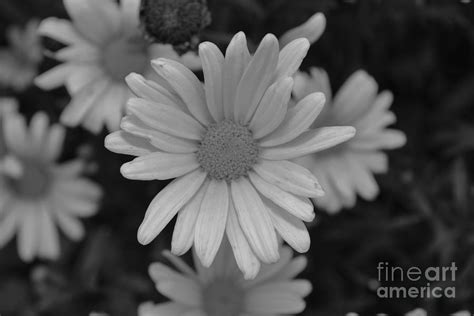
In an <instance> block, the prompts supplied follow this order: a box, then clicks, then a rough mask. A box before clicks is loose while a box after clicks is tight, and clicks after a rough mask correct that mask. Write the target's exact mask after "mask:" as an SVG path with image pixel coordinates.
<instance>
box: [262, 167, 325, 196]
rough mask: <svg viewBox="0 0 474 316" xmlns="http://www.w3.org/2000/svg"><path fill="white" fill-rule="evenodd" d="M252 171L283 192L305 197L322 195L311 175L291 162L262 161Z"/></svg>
mask: <svg viewBox="0 0 474 316" xmlns="http://www.w3.org/2000/svg"><path fill="white" fill-rule="evenodd" d="M254 171H255V172H256V173H257V174H258V175H259V176H260V177H262V179H264V180H265V181H267V182H269V183H271V184H273V185H275V186H277V187H279V188H280V189H282V190H284V191H287V192H290V193H293V194H296V195H299V196H307V197H318V196H322V195H324V192H323V190H322V188H321V186H320V185H319V183H318V180H317V179H316V178H315V177H314V176H313V174H312V173H311V172H310V171H309V170H307V169H306V168H303V167H301V166H299V165H297V164H295V163H293V162H289V161H270V160H263V161H261V162H260V163H258V164H256V165H255V166H254Z"/></svg>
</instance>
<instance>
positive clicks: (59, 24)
mask: <svg viewBox="0 0 474 316" xmlns="http://www.w3.org/2000/svg"><path fill="white" fill-rule="evenodd" d="M38 33H39V34H40V35H43V36H47V37H50V38H52V39H55V40H57V41H59V42H62V43H64V44H79V43H86V40H85V39H84V38H83V37H82V35H80V34H79V33H78V32H77V31H76V29H75V28H74V25H73V24H72V23H71V21H68V20H65V19H58V18H55V17H50V18H47V19H45V20H43V21H42V22H41V24H40V25H39V27H38Z"/></svg>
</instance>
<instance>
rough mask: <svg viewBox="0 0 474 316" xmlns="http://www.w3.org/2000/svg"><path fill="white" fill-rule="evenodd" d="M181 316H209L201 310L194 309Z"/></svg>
mask: <svg viewBox="0 0 474 316" xmlns="http://www.w3.org/2000/svg"><path fill="white" fill-rule="evenodd" d="M181 316H208V315H207V314H206V313H204V312H203V311H202V310H200V309H193V310H190V311H187V312H184V313H183V314H182V315H181Z"/></svg>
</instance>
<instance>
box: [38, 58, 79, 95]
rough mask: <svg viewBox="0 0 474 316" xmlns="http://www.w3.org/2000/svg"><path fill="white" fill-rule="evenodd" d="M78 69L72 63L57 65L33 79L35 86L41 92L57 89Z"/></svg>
mask: <svg viewBox="0 0 474 316" xmlns="http://www.w3.org/2000/svg"><path fill="white" fill-rule="evenodd" d="M77 69H79V67H78V66H77V65H75V64H72V63H65V64H61V65H58V66H56V67H54V68H52V69H50V70H48V71H46V72H44V73H42V74H41V75H39V76H38V77H36V78H35V85H37V86H38V87H40V88H41V89H43V90H51V89H55V88H59V87H60V86H62V85H63V84H64V82H65V81H66V79H67V78H68V76H70V75H71V74H72V73H74V71H76V70H77Z"/></svg>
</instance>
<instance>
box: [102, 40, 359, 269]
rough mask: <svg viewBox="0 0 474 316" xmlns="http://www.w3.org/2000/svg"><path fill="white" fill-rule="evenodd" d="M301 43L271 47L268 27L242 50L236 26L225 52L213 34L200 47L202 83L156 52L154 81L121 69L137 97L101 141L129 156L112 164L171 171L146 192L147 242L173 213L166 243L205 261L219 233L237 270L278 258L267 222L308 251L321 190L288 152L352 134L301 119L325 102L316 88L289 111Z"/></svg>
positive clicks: (143, 235) (126, 170)
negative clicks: (151, 194)
mask: <svg viewBox="0 0 474 316" xmlns="http://www.w3.org/2000/svg"><path fill="white" fill-rule="evenodd" d="M308 48H309V42H308V40H306V39H304V38H301V39H298V40H296V41H293V42H291V43H290V44H288V45H287V46H285V47H284V48H283V50H282V51H281V52H279V43H278V40H277V39H276V38H275V36H273V35H271V34H269V35H267V36H265V38H264V39H263V40H262V42H261V44H260V46H259V47H258V49H257V51H256V52H255V55H254V56H251V55H250V53H249V51H248V48H247V41H246V38H245V34H244V33H238V34H237V35H235V37H234V38H233V39H232V41H231V43H230V44H229V47H228V48H227V52H226V56H225V57H224V56H223V54H222V53H221V51H220V50H219V49H218V48H217V46H215V45H214V44H212V43H209V42H206V43H202V44H201V45H200V47H199V55H200V57H201V60H202V64H203V71H204V78H205V85H204V86H203V85H202V83H201V82H200V81H199V80H198V79H197V77H196V76H195V75H194V74H193V73H192V72H191V71H190V70H189V69H187V68H186V67H185V66H183V65H182V64H180V63H177V62H174V61H171V60H165V59H157V60H154V61H153V62H152V66H153V68H154V69H155V71H156V72H157V73H158V75H159V76H160V77H161V80H162V84H157V83H155V82H152V81H147V80H144V79H143V77H141V76H140V75H137V74H133V75H130V76H129V77H128V78H127V80H128V83H129V86H130V88H131V89H132V90H133V91H134V93H135V94H136V95H137V96H138V98H133V99H130V100H129V102H128V105H127V116H126V117H125V118H124V119H123V120H122V123H121V128H122V131H118V132H116V133H113V134H111V135H109V136H108V137H107V138H106V140H105V145H106V147H107V148H108V149H109V150H111V151H113V152H116V153H123V154H129V155H134V156H138V158H136V159H134V160H133V161H131V162H129V163H126V164H124V165H123V166H122V168H121V172H122V175H123V176H124V177H126V178H128V179H137V180H154V179H160V180H165V179H172V178H177V179H176V180H174V181H173V182H172V183H171V184H170V185H168V186H167V187H166V188H165V189H164V190H162V191H161V192H160V193H159V194H158V195H157V196H156V197H155V199H154V200H153V201H152V202H151V204H150V206H149V208H148V210H147V212H146V215H145V218H144V221H143V223H142V224H141V226H140V229H139V231H138V240H139V241H140V243H142V244H148V243H150V242H151V241H152V240H153V239H154V238H155V237H156V236H157V235H158V234H159V233H160V232H161V231H162V230H163V228H164V227H165V226H166V225H167V224H168V223H169V222H170V220H171V219H172V218H173V217H174V216H175V215H178V219H177V224H176V226H175V229H174V234H173V241H172V251H173V253H175V254H177V255H181V254H183V253H185V252H186V251H187V250H189V249H190V247H191V246H192V245H193V243H194V245H195V248H196V252H197V254H198V256H199V258H200V259H201V260H202V263H203V264H204V265H205V266H207V267H208V266H210V265H211V263H212V261H213V260H214V257H215V255H216V252H217V250H218V249H219V245H220V244H221V241H222V238H223V236H224V233H225V232H227V236H228V237H229V240H230V243H231V244H232V247H233V249H234V253H235V256H236V259H237V264H238V265H239V267H240V268H241V270H242V271H243V272H244V274H245V277H246V278H252V277H255V275H256V274H257V272H258V270H259V266H260V263H259V260H261V261H263V262H265V263H272V262H276V261H277V260H278V258H279V253H278V242H277V234H276V232H278V233H279V234H280V235H281V237H282V238H283V239H284V240H285V241H286V242H287V243H288V244H289V245H291V246H292V247H293V248H294V249H296V250H297V251H299V252H306V251H307V250H308V248H309V245H310V238H309V234H308V232H307V230H306V227H305V225H304V223H303V222H302V221H312V220H313V218H314V210H313V206H312V204H311V201H310V200H309V198H308V197H318V196H321V195H323V194H324V192H323V191H322V189H321V187H320V185H319V183H318V181H317V179H316V178H315V177H314V176H313V175H312V174H311V172H309V171H308V170H307V169H305V168H303V167H301V166H299V165H297V164H296V163H293V162H290V161H289V160H291V159H294V158H296V157H300V156H303V155H306V154H309V153H313V152H317V151H321V150H324V149H327V148H329V147H332V146H335V145H337V144H340V143H341V142H344V141H346V140H347V139H349V138H351V137H353V136H354V133H355V130H354V128H353V127H324V128H321V129H308V128H309V127H310V125H311V124H312V122H313V121H314V120H315V119H316V117H317V116H318V114H319V113H320V111H321V109H322V107H323V104H324V95H322V94H321V93H314V94H311V95H309V96H307V97H306V98H304V99H303V100H301V102H299V103H298V104H297V105H296V106H295V107H293V108H291V109H288V102H289V100H290V95H291V91H292V88H293V79H292V78H291V76H292V75H293V74H294V73H295V72H296V70H297V69H298V68H299V66H300V63H301V61H302V60H303V58H304V56H305V55H306V52H307V50H308ZM275 231H276V232H275Z"/></svg>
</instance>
